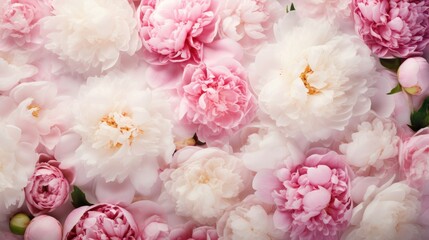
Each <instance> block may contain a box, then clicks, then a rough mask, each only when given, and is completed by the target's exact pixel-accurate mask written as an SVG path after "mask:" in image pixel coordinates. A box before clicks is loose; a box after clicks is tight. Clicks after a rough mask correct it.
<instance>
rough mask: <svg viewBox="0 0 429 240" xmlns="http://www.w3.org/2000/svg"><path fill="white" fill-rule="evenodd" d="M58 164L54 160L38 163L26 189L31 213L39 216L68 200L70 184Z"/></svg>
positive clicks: (26, 198)
mask: <svg viewBox="0 0 429 240" xmlns="http://www.w3.org/2000/svg"><path fill="white" fill-rule="evenodd" d="M58 165H59V162H57V161H54V160H53V161H48V162H41V163H37V164H36V168H35V169H34V173H33V175H32V176H31V177H30V178H29V180H28V184H27V186H26V187H25V189H24V191H25V201H26V203H27V207H28V209H29V210H30V212H31V214H33V215H36V216H37V215H41V214H45V213H49V212H52V211H54V210H55V209H56V208H58V207H60V206H61V205H62V204H63V203H64V202H65V201H67V200H68V198H69V194H70V184H69V181H68V180H67V178H66V177H65V176H64V174H63V173H62V171H61V170H60V169H59V168H58Z"/></svg>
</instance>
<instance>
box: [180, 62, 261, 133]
mask: <svg viewBox="0 0 429 240" xmlns="http://www.w3.org/2000/svg"><path fill="white" fill-rule="evenodd" d="M178 92H179V95H180V97H181V102H180V105H179V117H180V118H183V119H184V120H185V122H186V123H188V124H191V125H194V126H195V129H196V130H195V131H196V133H197V136H198V138H199V139H201V140H202V141H214V140H216V139H218V140H219V139H225V138H226V137H227V136H228V135H231V134H233V133H235V132H236V131H237V130H239V129H240V128H242V127H243V126H244V125H246V124H248V123H249V122H250V121H251V120H252V119H253V117H254V115H255V111H256V105H255V98H254V96H253V95H252V93H251V92H250V90H249V87H248V84H247V76H246V71H245V69H244V68H243V67H242V66H241V64H240V63H239V62H237V61H235V60H233V59H222V61H219V62H217V63H214V64H213V65H212V66H208V65H206V64H203V63H202V64H200V65H191V64H188V65H187V66H186V68H185V70H184V73H183V78H182V82H181V84H180V86H179V88H178Z"/></svg>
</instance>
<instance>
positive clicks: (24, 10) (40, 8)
mask: <svg viewBox="0 0 429 240" xmlns="http://www.w3.org/2000/svg"><path fill="white" fill-rule="evenodd" d="M3 2H6V3H5V4H2V3H0V50H3V51H7V50H10V49H12V48H14V47H20V48H23V49H25V50H28V49H33V48H35V47H37V46H40V44H41V43H42V37H41V36H40V33H39V31H40V26H39V20H40V19H42V18H43V17H45V16H48V15H50V11H51V6H50V4H49V1H48V0H10V1H3Z"/></svg>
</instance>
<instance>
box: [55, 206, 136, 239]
mask: <svg viewBox="0 0 429 240" xmlns="http://www.w3.org/2000/svg"><path fill="white" fill-rule="evenodd" d="M63 239H65V240H71V239H96V240H101V239H141V238H140V236H139V229H138V227H137V224H136V222H135V221H134V218H133V216H132V215H131V213H129V212H128V211H127V210H125V209H124V208H122V207H119V206H117V205H112V204H97V205H93V206H91V207H88V206H84V207H80V208H77V209H75V210H73V211H72V212H71V213H70V214H69V215H68V216H67V219H66V221H65V222H64V232H63Z"/></svg>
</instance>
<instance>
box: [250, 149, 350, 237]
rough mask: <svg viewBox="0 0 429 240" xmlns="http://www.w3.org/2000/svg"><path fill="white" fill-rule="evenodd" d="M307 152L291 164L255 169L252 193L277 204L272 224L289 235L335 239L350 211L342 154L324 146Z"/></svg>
mask: <svg viewBox="0 0 429 240" xmlns="http://www.w3.org/2000/svg"><path fill="white" fill-rule="evenodd" d="M307 156H308V157H307V158H305V159H304V160H303V162H302V163H301V164H299V165H297V166H294V167H291V168H286V167H283V168H280V169H277V170H275V171H261V172H258V174H257V175H256V176H255V179H254V182H253V186H254V188H255V189H256V195H257V196H261V197H265V198H267V197H269V198H271V199H270V200H271V201H273V202H274V203H275V205H276V207H277V209H276V211H275V213H274V226H275V227H276V228H278V229H281V230H284V231H289V232H290V236H291V238H292V239H337V238H338V236H340V232H341V231H343V230H345V229H346V227H347V226H348V223H349V221H350V218H351V214H352V201H351V195H350V189H349V187H350V179H349V175H348V171H347V169H346V166H345V163H344V162H345V159H344V156H342V155H338V154H337V153H335V152H333V151H328V150H327V149H313V150H311V151H310V152H308V155H307ZM267 194H270V195H271V196H267Z"/></svg>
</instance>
